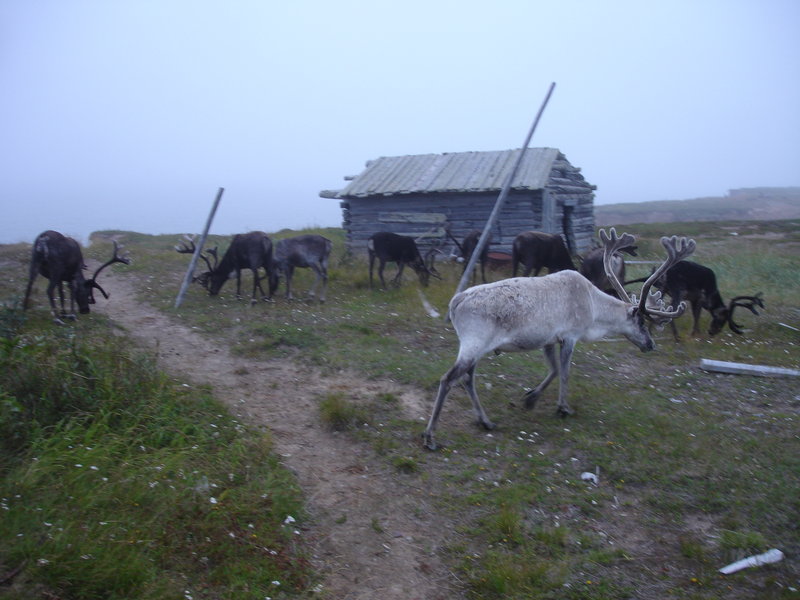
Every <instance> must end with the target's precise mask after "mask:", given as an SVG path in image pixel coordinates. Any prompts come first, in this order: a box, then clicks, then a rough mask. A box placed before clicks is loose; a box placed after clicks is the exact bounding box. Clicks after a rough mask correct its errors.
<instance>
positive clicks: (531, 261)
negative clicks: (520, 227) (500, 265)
mask: <svg viewBox="0 0 800 600" xmlns="http://www.w3.org/2000/svg"><path fill="white" fill-rule="evenodd" d="M511 262H512V268H513V276H514V277H516V276H517V267H518V266H519V264H520V263H522V266H523V273H522V275H523V277H527V276H528V275H530V272H531V271H533V276H534V277H536V276H537V275H538V274H539V271H541V270H542V268H544V267H546V268H547V270H548V271H549V272H550V273H557V272H558V271H565V270H570V271H574V270H575V265H574V264H573V263H572V259H571V258H570V256H569V250H568V249H567V246H566V244H565V243H564V239H563V238H562V237H561V236H560V235H557V234H554V233H543V232H541V231H523V232H522V233H520V234H519V235H517V237H515V238H514V241H513V243H512V245H511Z"/></svg>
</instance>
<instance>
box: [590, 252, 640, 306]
mask: <svg viewBox="0 0 800 600" xmlns="http://www.w3.org/2000/svg"><path fill="white" fill-rule="evenodd" d="M636 249H637V247H636V246H629V247H627V248H619V250H618V251H617V252H615V253H614V254H613V255H612V257H611V268H612V270H613V271H614V274H615V275H616V276H617V279H618V280H619V281H621V282H622V283H623V285H624V284H625V260H624V259H623V258H622V254H621V253H622V252H625V253H627V254H630V255H631V256H637V254H636ZM603 253H604V249H603V248H600V247H598V248H593V249H592V250H589V252H587V254H586V256H584V257H583V260H582V261H581V268H580V274H581V275H583V276H584V277H586V279H588V280H589V281H591V282H592V283H593V284H594V285H595V286H596V287H597V288H599V289H601V290H603V291H604V292H605V293H606V294H611V295H612V296H613V295H615V290H614V286H613V285H612V283H611V282H610V281H609V280H608V277H607V276H606V271H605V268H604V266H603ZM626 298H627V296H625V297H623V298H620V300H625V299H626Z"/></svg>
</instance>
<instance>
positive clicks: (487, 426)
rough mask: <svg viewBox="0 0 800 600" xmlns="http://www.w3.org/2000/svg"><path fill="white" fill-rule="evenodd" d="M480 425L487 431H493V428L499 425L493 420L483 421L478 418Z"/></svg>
mask: <svg viewBox="0 0 800 600" xmlns="http://www.w3.org/2000/svg"><path fill="white" fill-rule="evenodd" d="M478 425H480V426H481V427H483V428H484V429H485V430H486V431H491V430H492V429H494V428H495V427H497V425H495V424H494V423H492V422H491V421H481V420H480V419H478Z"/></svg>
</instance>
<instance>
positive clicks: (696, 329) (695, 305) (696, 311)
mask: <svg viewBox="0 0 800 600" xmlns="http://www.w3.org/2000/svg"><path fill="white" fill-rule="evenodd" d="M691 305H692V335H694V336H699V335H700V314H701V313H702V312H703V307H702V306H701V305H700V302H691ZM673 321H674V319H673Z"/></svg>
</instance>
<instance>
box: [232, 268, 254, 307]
mask: <svg viewBox="0 0 800 600" xmlns="http://www.w3.org/2000/svg"><path fill="white" fill-rule="evenodd" d="M253 294H255V292H253ZM236 299H237V300H241V299H242V272H241V271H240V270H239V269H236Z"/></svg>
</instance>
